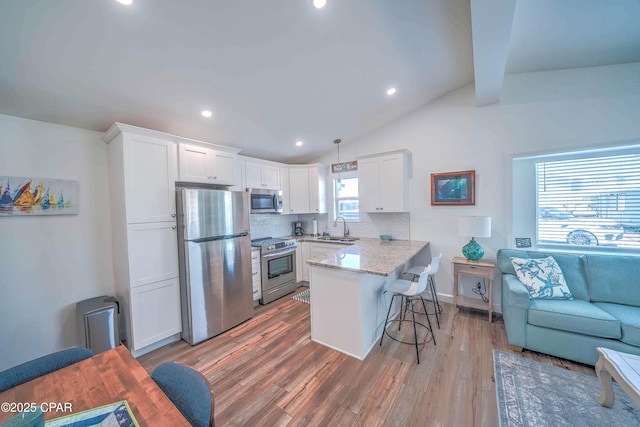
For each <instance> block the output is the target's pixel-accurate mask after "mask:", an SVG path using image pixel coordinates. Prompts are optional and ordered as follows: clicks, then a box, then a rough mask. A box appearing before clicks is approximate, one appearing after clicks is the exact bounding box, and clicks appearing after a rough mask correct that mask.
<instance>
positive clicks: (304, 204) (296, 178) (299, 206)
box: [289, 168, 309, 214]
mask: <svg viewBox="0 0 640 427" xmlns="http://www.w3.org/2000/svg"><path fill="white" fill-rule="evenodd" d="M289 213H293V214H300V213H309V169H308V168H290V169H289Z"/></svg>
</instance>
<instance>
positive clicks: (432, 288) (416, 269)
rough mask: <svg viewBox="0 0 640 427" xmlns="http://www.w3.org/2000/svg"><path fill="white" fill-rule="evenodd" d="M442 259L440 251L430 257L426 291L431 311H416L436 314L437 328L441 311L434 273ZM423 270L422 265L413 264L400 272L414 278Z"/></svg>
mask: <svg viewBox="0 0 640 427" xmlns="http://www.w3.org/2000/svg"><path fill="white" fill-rule="evenodd" d="M441 259H442V252H441V253H440V255H438V256H437V257H435V258H432V259H431V264H430V265H431V272H430V273H429V280H428V287H429V290H428V292H429V293H430V294H431V298H427V299H430V300H431V302H432V303H433V312H432V313H430V312H428V311H427V310H425V312H424V313H420V312H419V313H418V314H424V315H425V316H433V315H435V316H436V322H437V324H438V329H440V314H441V313H442V306H441V305H440V302H439V301H438V294H437V293H436V285H435V279H434V277H435V275H436V273H437V272H438V269H439V268H440V260H441ZM423 270H424V266H422V265H416V266H413V267H411V268H409V269H407V270H405V271H403V272H402V274H407V275H411V276H413V277H412V280H414V281H415V280H416V279H417V278H418V277H419V276H420V273H421V272H422V271H423ZM426 292H427V291H426V290H425V292H424V293H423V295H422V297H423V298H424V296H425V295H424V294H426Z"/></svg>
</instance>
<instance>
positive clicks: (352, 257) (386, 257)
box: [299, 236, 429, 276]
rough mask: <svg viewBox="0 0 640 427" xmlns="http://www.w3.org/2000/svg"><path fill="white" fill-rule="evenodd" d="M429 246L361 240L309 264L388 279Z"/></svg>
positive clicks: (414, 242)
mask: <svg viewBox="0 0 640 427" xmlns="http://www.w3.org/2000/svg"><path fill="white" fill-rule="evenodd" d="M299 237H300V236H299ZM302 237H304V236H302ZM304 241H314V240H304ZM318 241H321V240H318ZM329 243H334V242H333V241H332V242H329ZM335 243H339V242H335ZM343 244H344V243H343ZM428 244H429V242H420V241H415V240H391V241H382V240H380V239H371V238H361V239H359V240H356V241H355V242H354V243H353V244H350V245H348V246H345V247H344V248H342V249H340V250H339V251H338V252H337V253H335V254H332V255H331V256H329V257H328V258H327V259H325V260H323V261H312V260H308V261H307V263H308V264H310V265H317V266H320V267H327V268H335V269H339V270H349V271H355V272H359V273H367V274H375V275H378V276H388V275H389V274H391V273H392V272H393V271H394V270H396V269H397V268H398V267H400V266H401V265H402V264H404V263H405V262H407V261H408V260H409V259H410V258H412V257H413V256H415V255H416V254H417V253H418V252H420V251H421V250H422V249H423V248H424V247H425V246H427V245H428Z"/></svg>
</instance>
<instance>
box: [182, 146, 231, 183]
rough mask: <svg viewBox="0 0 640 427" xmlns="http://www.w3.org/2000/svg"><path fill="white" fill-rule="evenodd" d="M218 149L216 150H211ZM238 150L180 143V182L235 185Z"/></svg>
mask: <svg viewBox="0 0 640 427" xmlns="http://www.w3.org/2000/svg"><path fill="white" fill-rule="evenodd" d="M213 147H218V148H213ZM238 151H239V150H236V149H233V148H226V147H225V148H221V146H207V145H205V144H204V143H203V144H187V143H182V142H181V143H180V148H179V161H180V168H179V170H180V173H179V176H180V181H185V182H201V183H207V184H216V185H236V184H237V179H236V157H237V154H238Z"/></svg>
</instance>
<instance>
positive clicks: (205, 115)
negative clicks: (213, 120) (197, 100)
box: [202, 110, 213, 118]
mask: <svg viewBox="0 0 640 427" xmlns="http://www.w3.org/2000/svg"><path fill="white" fill-rule="evenodd" d="M211 116H213V113H212V112H211V111H209V110H204V111H203V112H202V117H206V118H209V117H211Z"/></svg>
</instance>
